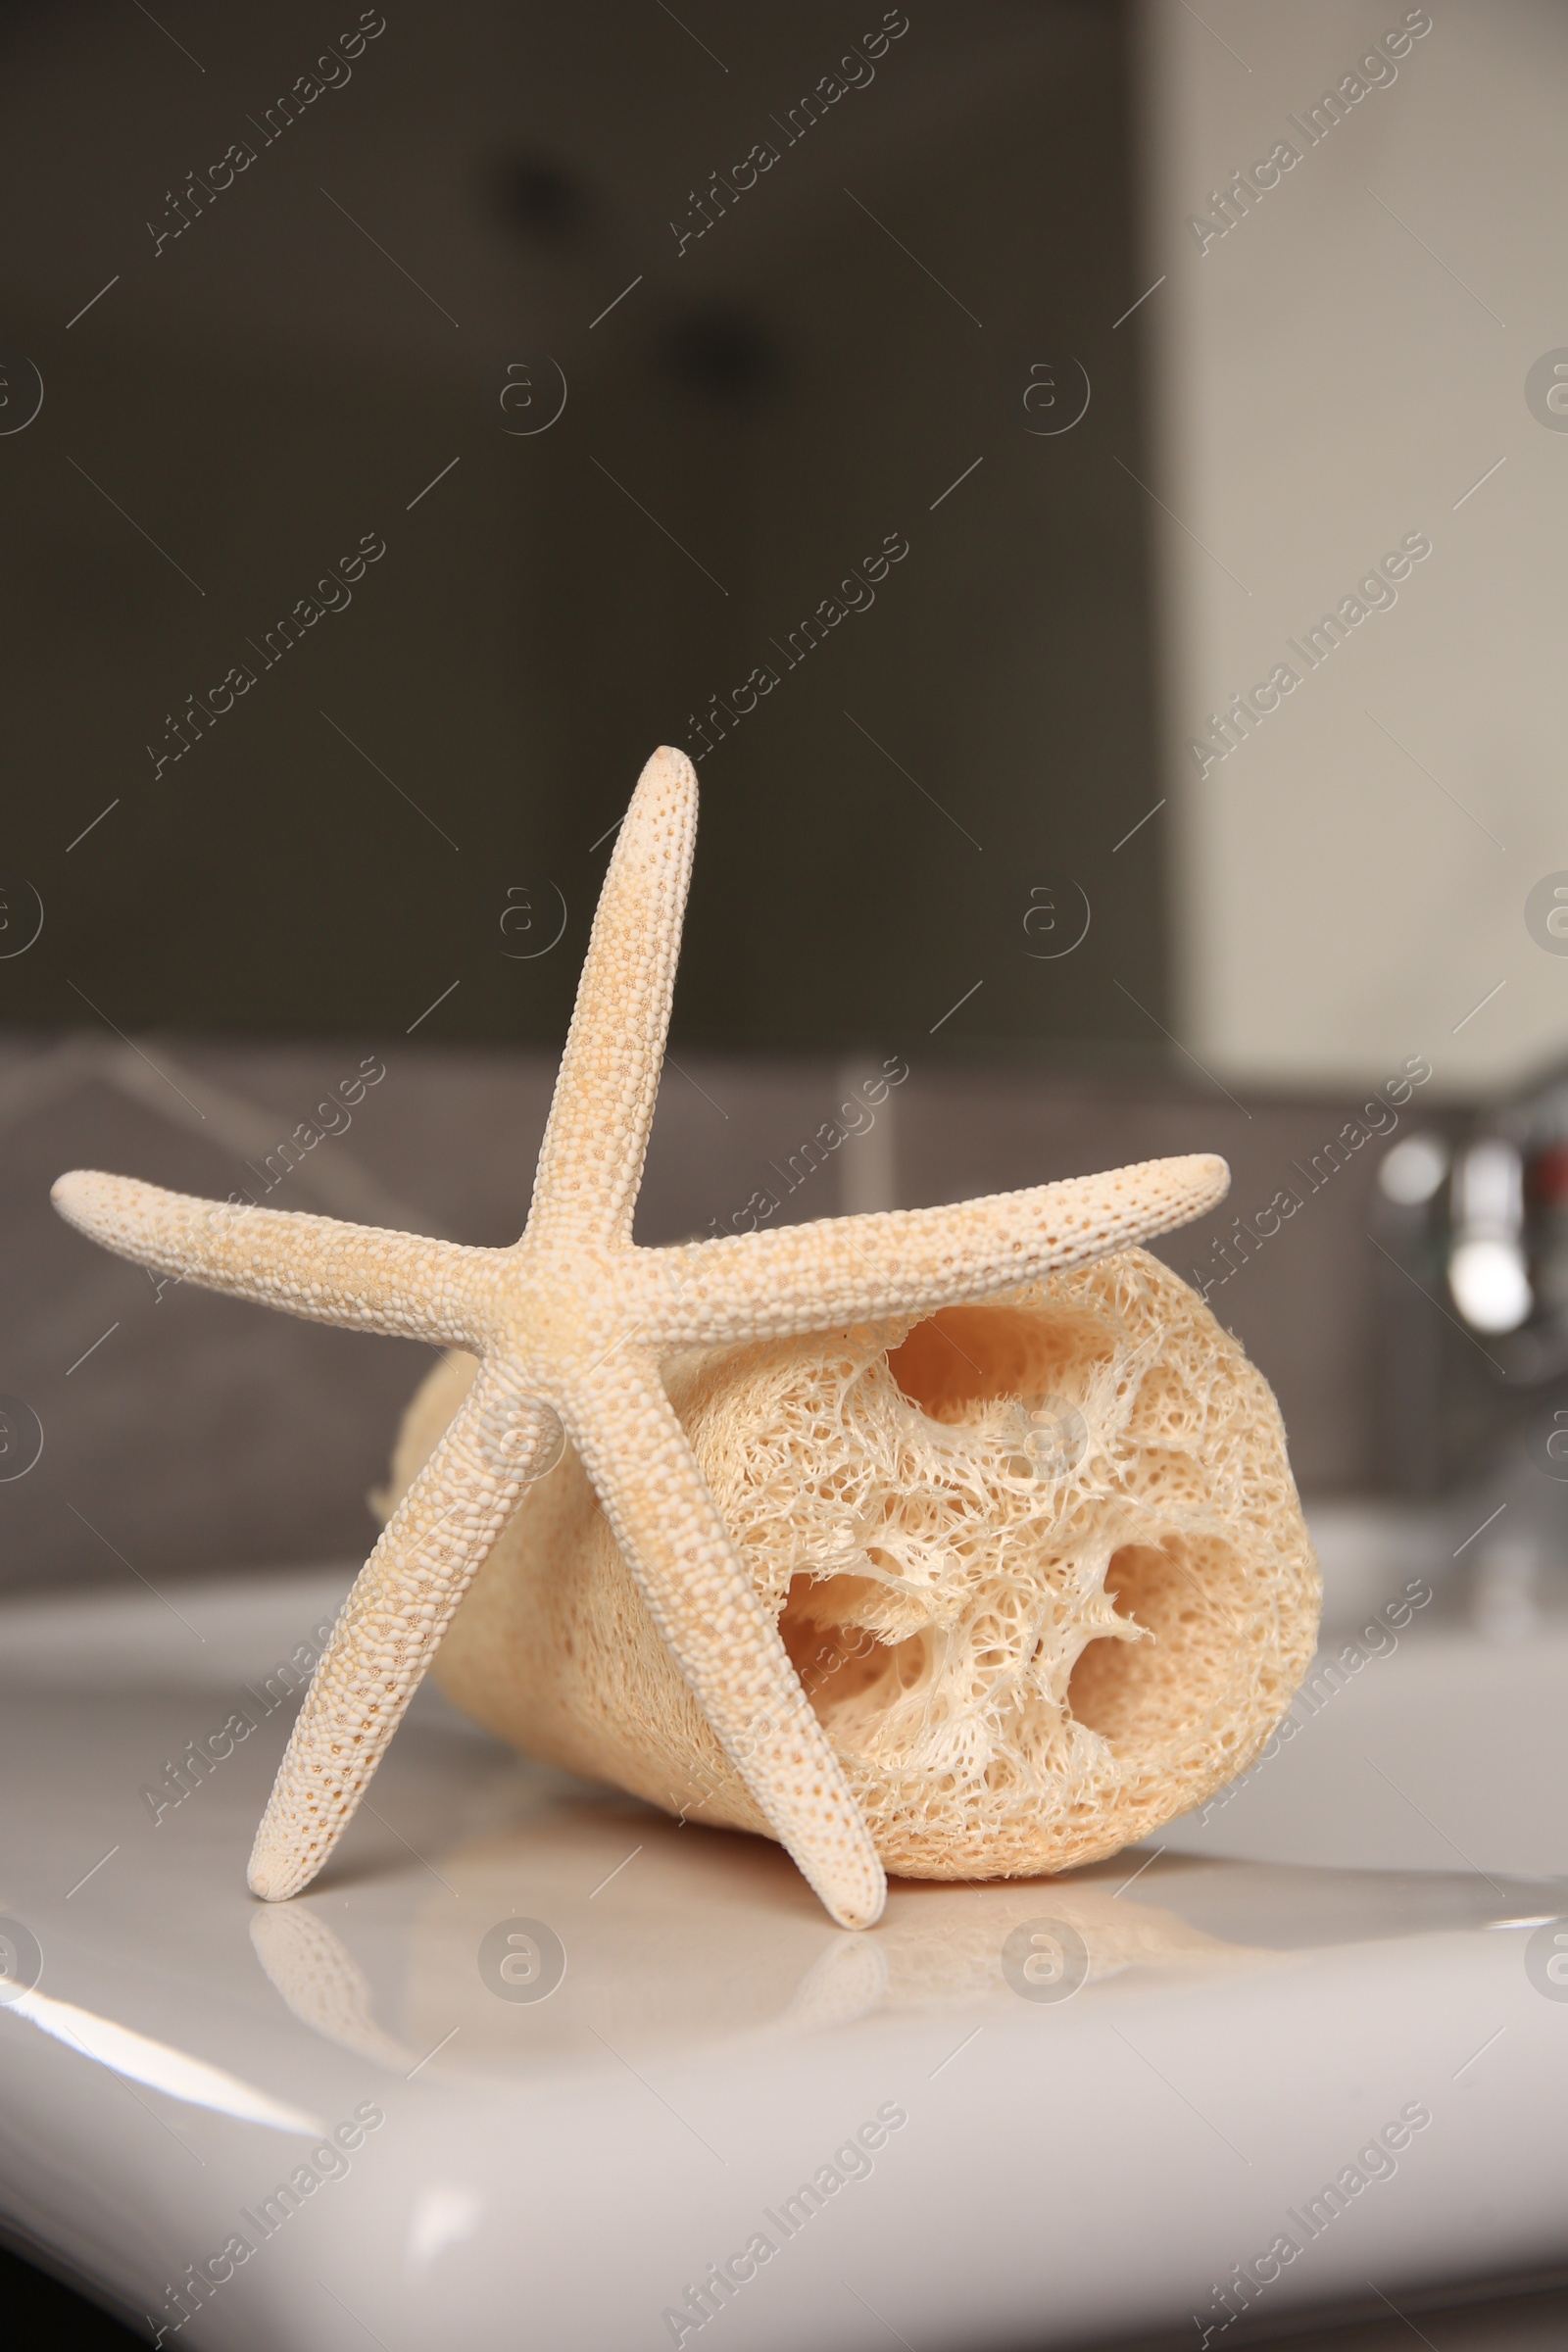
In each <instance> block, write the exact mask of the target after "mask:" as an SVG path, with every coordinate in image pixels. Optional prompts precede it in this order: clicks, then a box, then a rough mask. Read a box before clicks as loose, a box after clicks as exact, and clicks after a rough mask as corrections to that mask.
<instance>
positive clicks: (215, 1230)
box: [51, 1168, 499, 1348]
mask: <svg viewBox="0 0 1568 2352" xmlns="http://www.w3.org/2000/svg"><path fill="white" fill-rule="evenodd" d="M51 1198H52V1200H53V1201H54V1204H55V1206H56V1208H57V1209H58V1210H59V1211H60V1214H61V1215H62V1216H63V1217H64V1218H66V1220H67V1221H68V1223H70V1224H72V1225H74V1226H75V1227H76V1228H77V1230H78V1231H79V1232H81V1233H85V1234H87V1235H89V1236H90V1238H91V1239H92V1240H93V1241H95V1242H101V1243H102V1244H103V1246H104V1248H105V1249H106V1250H117V1251H118V1252H119V1254H120V1255H121V1256H122V1257H128V1258H130V1259H132V1260H133V1261H134V1263H135V1264H137V1265H139V1266H156V1267H157V1268H158V1270H159V1271H160V1272H161V1273H164V1274H173V1275H176V1276H177V1277H178V1278H179V1280H180V1281H182V1282H192V1283H195V1284H197V1285H198V1286H199V1287H200V1288H201V1289H203V1290H208V1291H224V1292H226V1293H227V1294H228V1295H229V1297H231V1298H234V1299H251V1300H253V1301H255V1302H256V1303H257V1304H259V1305H262V1306H276V1307H281V1308H282V1309H283V1310H284V1311H285V1313H288V1314H291V1315H303V1316H305V1317H307V1318H308V1319H309V1320H310V1321H311V1322H313V1323H338V1324H345V1325H347V1326H348V1327H349V1329H351V1330H354V1331H380V1332H387V1333H390V1334H392V1335H394V1336H399V1337H402V1338H406V1339H411V1340H429V1341H432V1342H433V1343H434V1344H435V1345H436V1346H437V1347H461V1348H479V1347H481V1346H482V1345H483V1344H484V1338H485V1314H484V1307H485V1300H486V1297H487V1293H488V1290H489V1284H490V1280H491V1279H492V1278H493V1273H494V1267H495V1262H496V1259H497V1256H498V1255H499V1252H497V1251H495V1250H473V1249H467V1248H466V1247H464V1246H463V1245H462V1244H460V1243H457V1242H437V1241H430V1240H426V1239H424V1238H422V1237H420V1236H417V1235H414V1234H407V1233H388V1232H386V1231H384V1230H383V1229H382V1228H381V1227H379V1226H374V1225H345V1224H342V1223H340V1222H339V1220H338V1219H337V1218H336V1217H315V1216H305V1215H301V1214H299V1213H298V1212H297V1211H294V1210H287V1209H277V1208H252V1207H248V1206H247V1205H245V1204H244V1203H243V1202H239V1203H236V1202H234V1201H202V1200H198V1199H196V1198H194V1197H193V1196H192V1195H191V1194H189V1193H170V1192H165V1191H164V1189H163V1188H162V1186H160V1185H156V1184H142V1183H140V1182H139V1181H138V1180H137V1179H136V1178H135V1177H133V1176H105V1175H102V1174H100V1173H99V1171H98V1170H97V1169H96V1168H76V1169H74V1170H73V1172H72V1173H71V1174H70V1175H69V1176H62V1177H61V1178H60V1179H59V1181H58V1183H57V1184H56V1185H55V1187H54V1190H53V1193H52V1195H51Z"/></svg>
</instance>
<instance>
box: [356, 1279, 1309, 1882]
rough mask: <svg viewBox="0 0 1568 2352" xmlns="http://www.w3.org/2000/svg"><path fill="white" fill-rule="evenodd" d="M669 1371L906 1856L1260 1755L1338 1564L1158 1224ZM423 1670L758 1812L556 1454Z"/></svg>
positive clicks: (1267, 1399) (1001, 1859)
mask: <svg viewBox="0 0 1568 2352" xmlns="http://www.w3.org/2000/svg"><path fill="white" fill-rule="evenodd" d="M473 1373H474V1364H473V1359H472V1358H471V1357H468V1356H465V1355H454V1356H451V1357H449V1358H448V1359H447V1361H446V1362H445V1363H443V1364H442V1365H440V1366H439V1367H438V1368H437V1369H436V1371H435V1372H433V1373H432V1374H431V1376H430V1378H429V1379H428V1380H427V1381H426V1382H425V1384H424V1386H423V1388H422V1389H421V1390H420V1391H419V1393H418V1395H417V1397H415V1399H414V1402H413V1404H412V1405H411V1406H410V1408H409V1412H408V1416H407V1419H406V1421H405V1423H404V1427H403V1430H402V1433H401V1435H400V1438H399V1441H398V1446H397V1450H396V1454H395V1457H394V1462H393V1489H392V1496H391V1499H392V1500H395V1499H396V1496H397V1495H400V1494H401V1493H403V1492H404V1490H405V1489H406V1488H407V1487H408V1485H409V1484H410V1482H411V1480H412V1479H413V1478H414V1476H415V1475H416V1473H417V1470H418V1469H419V1467H420V1465H421V1464H422V1463H423V1462H424V1461H425V1460H426V1459H427V1458H428V1456H429V1454H430V1452H431V1450H432V1449H433V1447H434V1446H435V1444H436V1442H437V1440H438V1438H439V1436H440V1434H441V1431H442V1430H443V1429H444V1428H445V1427H446V1424H447V1422H448V1421H449V1420H450V1419H451V1417H452V1415H453V1413H454V1412H455V1411H456V1409H457V1407H458V1405H459V1403H460V1402H461V1400H462V1398H463V1397H464V1396H465V1395H466V1392H467V1389H468V1386H469V1384H470V1382H471V1380H472V1378H473ZM665 1376H666V1381H667V1385H668V1389H669V1394H670V1397H671V1400H672V1402H673V1404H674V1406H675V1409H676V1411H677V1412H678V1413H679V1415H680V1418H681V1421H682V1422H683V1424H684V1425H685V1428H686V1431H687V1434H688V1436H689V1437H690V1439H691V1443H692V1446H693V1448H694V1449H695V1452H696V1455H697V1458H698V1461H699V1463H700V1464H701V1466H702V1469H703V1473H704V1476H705V1477H706V1478H707V1480H708V1483H709V1486H710V1487H711V1491H712V1494H713V1496H714V1499H715V1501H716V1502H717V1504H718V1507H719V1510H720V1512H721V1513H722V1515H723V1517H724V1520H725V1522H726V1523H727V1525H728V1527H729V1529H730V1531H731V1533H732V1535H733V1536H734V1538H735V1540H736V1542H737V1544H739V1547H740V1551H741V1555H742V1558H743V1559H744V1561H745V1563H746V1566H747V1567H748V1569H749V1570H750V1572H751V1574H752V1577H753V1579H754V1580H755V1583H756V1587H757V1591H758V1593H759V1595H760V1598H761V1600H762V1602H763V1604H764V1605H765V1606H766V1607H767V1608H768V1609H769V1610H770V1611H771V1612H772V1614H773V1616H774V1617H775V1619H776V1620H777V1621H778V1623H779V1628H780V1631H781V1633H782V1635H783V1638H784V1641H785V1643H786V1646H787V1647H788V1649H789V1651H790V1654H791V1656H792V1658H793V1659H794V1661H795V1663H796V1666H797V1668H798V1670H799V1672H800V1675H801V1679H802V1681H803V1683H804V1685H805V1688H806V1691H807V1693H808V1696H809V1699H810V1701H811V1704H812V1706H813V1708H814V1710H815V1712H816V1714H817V1716H818V1718H819V1719H820V1721H821V1722H822V1724H823V1726H824V1728H825V1729H826V1731H827V1733H828V1736H829V1738H830V1739H831V1740H832V1742H833V1744H834V1746H835V1747H836V1748H837V1750H838V1752H839V1755H840V1757H841V1758H842V1760H843V1764H844V1768H845V1771H846V1773H847V1775H848V1777H849V1783H850V1787H851V1789H853V1791H854V1793H855V1795H856V1797H857V1799H858V1802H859V1804H860V1805H861V1806H862V1808H863V1809H864V1813H865V1817H866V1820H867V1822H868V1824H869V1826H870V1829H871V1833H872V1836H873V1838H874V1840H875V1843H876V1847H877V1851H878V1853H879V1854H880V1856H881V1858H882V1861H883V1864H884V1865H885V1867H886V1868H887V1869H888V1870H889V1871H892V1872H894V1873H902V1874H903V1875H905V1876H907V1877H914V1878H934V1879H951V1878H962V1879H980V1878H1009V1877H1019V1876H1023V1875H1026V1874H1030V1873H1034V1872H1039V1871H1053V1870H1061V1869H1064V1868H1067V1867H1069V1866H1070V1865H1073V1864H1077V1863H1084V1862H1090V1861H1094V1860H1096V1859H1098V1858H1099V1857H1101V1856H1103V1855H1105V1854H1110V1853H1114V1852H1115V1851H1116V1849H1117V1848H1118V1847H1119V1846H1123V1845H1126V1844H1128V1843H1130V1842H1132V1841H1134V1840H1136V1839H1137V1838H1143V1837H1145V1836H1147V1835H1148V1833H1149V1832H1151V1831H1152V1830H1154V1829H1157V1828H1158V1826H1159V1825H1160V1823H1162V1822H1164V1821H1168V1820H1169V1819H1170V1818H1171V1817H1172V1816H1173V1815H1175V1814H1177V1813H1182V1812H1185V1811H1187V1810H1188V1809H1189V1808H1190V1807H1191V1806H1194V1805H1197V1804H1201V1802H1202V1801H1203V1800H1204V1799H1205V1798H1206V1797H1208V1796H1210V1795H1212V1794H1213V1792H1214V1790H1215V1789H1218V1788H1220V1787H1221V1786H1222V1785H1223V1784H1224V1783H1225V1782H1226V1781H1228V1780H1230V1779H1231V1778H1232V1777H1233V1776H1234V1775H1235V1774H1237V1773H1239V1772H1242V1771H1244V1770H1245V1769H1246V1768H1247V1766H1248V1765H1249V1764H1250V1763H1251V1762H1252V1760H1253V1759H1254V1758H1255V1756H1256V1755H1257V1752H1258V1750H1259V1748H1260V1747H1261V1745H1262V1743H1263V1741H1264V1740H1265V1739H1266V1737H1267V1735H1268V1733H1269V1732H1270V1730H1271V1729H1272V1728H1273V1726H1274V1725H1275V1724H1276V1723H1277V1722H1278V1721H1279V1719H1280V1717H1281V1716H1282V1715H1283V1714H1284V1712H1285V1710H1286V1708H1287V1706H1288V1705H1289V1703H1290V1699H1291V1695H1292V1693H1293V1691H1295V1689H1296V1686H1297V1684H1298V1683H1299V1680H1300V1677H1301V1675H1302V1674H1303V1673H1304V1671H1305V1669H1306V1665H1307V1662H1308V1660H1309V1658H1310V1657H1311V1654H1312V1649H1313V1644H1314V1642H1315V1639H1316V1632H1317V1616H1318V1601H1319V1593H1320V1585H1319V1579H1318V1574H1317V1565H1316V1562H1315V1560H1314V1558H1313V1554H1312V1548H1311V1544H1310V1543H1309V1541H1308V1538H1307V1533H1306V1528H1305V1525H1304V1523H1303V1521H1302V1518H1301V1513H1300V1506H1299V1502H1298V1499H1297V1495H1296V1488H1295V1484H1294V1482H1293V1480H1292V1477H1291V1472H1290V1466H1289V1463H1288V1461H1287V1458H1286V1451H1285V1436H1284V1431H1283V1429H1282V1427H1281V1423H1280V1418H1279V1412H1278V1409H1277V1407H1276V1405H1275V1403H1274V1399H1273V1397H1272V1395H1271V1394H1270V1392H1269V1389H1268V1386H1267V1383H1266V1382H1265V1381H1264V1380H1263V1378H1262V1376H1261V1374H1260V1373H1258V1372H1257V1371H1256V1370H1255V1369H1254V1367H1253V1366H1252V1365H1251V1364H1250V1363H1249V1362H1248V1360H1247V1357H1246V1356H1245V1354H1244V1353H1243V1351H1242V1349H1241V1348H1240V1346H1239V1344H1238V1343H1237V1342H1236V1341H1235V1340H1234V1339H1232V1338H1231V1337H1230V1335H1229V1334H1228V1333H1226V1332H1225V1331H1223V1330H1221V1328H1220V1326H1219V1325H1218V1324H1217V1323H1216V1322H1215V1320H1214V1318H1213V1316H1212V1315H1211V1314H1210V1313H1209V1312H1208V1310H1207V1308H1206V1307H1204V1306H1203V1304H1202V1303H1201V1300H1200V1299H1198V1297H1197V1296H1196V1294H1195V1293H1194V1292H1193V1291H1191V1290H1190V1289H1189V1288H1188V1287H1187V1285H1186V1284H1185V1283H1183V1282H1182V1281H1181V1280H1180V1279H1179V1278H1178V1277H1177V1276H1176V1275H1174V1274H1172V1273H1171V1272H1170V1271H1169V1270H1168V1268H1166V1267H1165V1266H1163V1265H1162V1264H1160V1262H1159V1261H1158V1259H1156V1258H1153V1257H1151V1256H1149V1255H1148V1254H1147V1253H1146V1252H1145V1251H1144V1250H1122V1251H1120V1252H1118V1253H1117V1254H1115V1255H1114V1256H1110V1257H1105V1258H1102V1259H1099V1260H1098V1261H1097V1262H1095V1263H1094V1264H1092V1265H1088V1266H1083V1267H1079V1268H1077V1269H1075V1270H1073V1271H1071V1272H1068V1273H1063V1274H1058V1275H1054V1276H1053V1277H1051V1278H1050V1279H1048V1280H1047V1281H1044V1282H1041V1283H1037V1284H1034V1285H1032V1286H1030V1287H1029V1288H1027V1289H1025V1290H1021V1291H1018V1292H1016V1293H1014V1294H1012V1295H1011V1297H1010V1298H1009V1299H1006V1300H1005V1301H1003V1302H1000V1303H994V1304H989V1305H977V1306H964V1307H952V1308H946V1309H944V1310H942V1311H941V1312H940V1313H938V1314H936V1315H933V1316H931V1317H929V1318H927V1319H926V1320H925V1321H917V1322H913V1323H912V1325H911V1322H910V1321H909V1320H906V1321H904V1322H902V1323H899V1324H894V1325H887V1324H884V1325H881V1326H878V1327H876V1328H867V1329H860V1330H855V1331H840V1332H834V1333H830V1334H826V1335H817V1336H813V1337H811V1338H808V1339H801V1340H786V1341H777V1342H770V1343H767V1344H765V1345H760V1346H752V1347H742V1348H721V1349H720V1348H715V1349H711V1350H709V1351H707V1352H703V1353H694V1354H690V1355H687V1356H683V1357H681V1358H678V1359H676V1360H675V1361H674V1362H673V1363H671V1364H670V1365H669V1366H667V1367H666V1374H665ZM435 1673H436V1678H437V1680H438V1681H439V1683H440V1684H441V1686H442V1688H443V1689H444V1690H445V1691H447V1693H448V1694H449V1696H450V1697H452V1698H453V1699H454V1700H455V1701H456V1703H457V1704H458V1705H459V1706H461V1707H463V1708H464V1709H465V1710H466V1712H467V1713H468V1714H470V1715H472V1716H474V1717H475V1718H476V1719H477V1720H478V1721H479V1722H480V1723H482V1724H484V1725H486V1726H487V1727H488V1728H489V1729H490V1730H491V1731H494V1732H496V1733H498V1734H499V1735H500V1736H501V1737H502V1738H504V1739H506V1740H511V1741H512V1742H513V1743H514V1744H515V1745H516V1746H518V1747H520V1748H523V1749H525V1750H526V1751H527V1752H528V1753H530V1754H532V1755H535V1756H540V1757H543V1758H545V1759H547V1760H549V1761H552V1762H555V1763H558V1764H562V1765H564V1766H566V1767H567V1768H568V1769H570V1770H572V1771H575V1772H579V1773H583V1774H586V1775H588V1776H589V1777H590V1778H593V1779H596V1780H603V1781H612V1782H615V1783H617V1784H618V1785H619V1786H620V1787H621V1788H623V1789H628V1790H630V1791H631V1792H632V1793H633V1794H635V1795H638V1796H642V1797H646V1798H649V1799H651V1800H652V1802H654V1803H655V1804H657V1805H662V1806H663V1807H664V1808H665V1809H666V1810H668V1811H669V1812H671V1813H682V1814H684V1815H686V1816H687V1817H688V1818H692V1819H696V1820H700V1821H708V1822H715V1823H724V1824H728V1825H730V1826H732V1827H736V1828H743V1829H749V1830H760V1831H763V1832H764V1833H765V1830H766V1824H765V1822H764V1821H763V1819H762V1817H761V1815H760V1812H759V1811H758V1809H757V1807H756V1806H755V1805H754V1803H753V1802H752V1800H751V1798H750V1797H749V1796H748V1794H747V1792H746V1789H745V1787H744V1786H743V1784H742V1781H741V1778H740V1775H739V1774H738V1772H737V1771H736V1769H735V1767H734V1765H733V1764H732V1763H731V1762H730V1760H729V1758H728V1757H727V1756H726V1755H725V1753H724V1751H723V1749H722V1748H721V1747H720V1746H719V1744H718V1741H717V1740H716V1739H715V1738H714V1735H713V1733H712V1731H711V1728H710V1727H709V1725H708V1723H707V1721H706V1720H705V1718H704V1717H703V1715H702V1713H701V1712H700V1710H699V1708H698V1706H697V1704H696V1702H695V1700H694V1699H693V1698H692V1696H691V1695H690V1693H689V1691H687V1689H686V1687H685V1685H684V1683H683V1682H682V1681H681V1678H680V1675H679V1672H678V1670H677V1669H676V1667H675V1665H674V1664H673V1662H672V1660H671V1658H670V1656H669V1653H668V1651H667V1650H666V1648H665V1647H664V1644H663V1642H662V1641H661V1639H660V1636H659V1633H658V1631H657V1629H656V1627H655V1625H654V1622H653V1619H652V1617H651V1616H650V1615H649V1612H648V1610H647V1608H646V1606H645V1604H644V1602H643V1600H642V1598H641V1595H640V1594H639V1593H638V1591H637V1589H636V1587H635V1585H634V1584H633V1582H632V1579H631V1576H630V1573H629V1571H628V1570H627V1568H626V1565H625V1563H624V1561H623V1560H622V1558H621V1555H620V1553H619V1551H618V1550H617V1548H616V1546H615V1544H614V1541H613V1538H612V1536H611V1533H610V1530H609V1527H608V1524H607V1522H606V1520H605V1517H604V1514H603V1512H602V1510H601V1509H600V1506H599V1503H598V1501H597V1499H596V1497H595V1495H594V1493H593V1490H592V1488H591V1487H590V1485H589V1483H588V1480H587V1477H586V1475H585V1473H584V1471H583V1469H582V1466H581V1464H580V1462H579V1461H578V1460H577V1458H576V1456H575V1454H574V1453H573V1452H572V1451H571V1450H570V1448H569V1447H568V1448H566V1449H565V1451H564V1454H563V1456H562V1458H561V1460H560V1461H559V1463H558V1464H557V1466H556V1467H555V1468H554V1469H553V1470H551V1471H550V1472H549V1474H548V1475H547V1476H545V1477H543V1478H541V1479H539V1480H538V1481H537V1482H536V1483H535V1484H534V1485H533V1486H532V1487H531V1488H530V1489H529V1490H528V1491H527V1493H526V1494H525V1495H524V1498H523V1501H522V1504H521V1506H520V1507H519V1509H518V1510H517V1513H516V1515H515V1518H514V1519H513V1520H512V1522H511V1524H510V1525H509V1526H508V1527H507V1529H506V1530H505V1532H504V1534H503V1535H502V1537H501V1539H500V1541H499V1542H498V1543H497V1544H496V1546H495V1548H494V1550H493V1551H492V1553H491V1555H490V1557H489V1559H488V1561H487V1562H486V1564H485V1565H484V1567H483V1568H482V1569H481V1570H480V1572H479V1574H478V1576H477V1578H476V1579H475V1582H474V1584H473V1586H472V1588H471V1590H470V1591H469V1593H468V1594H467V1597H466V1599H465V1600H464V1602H463V1603H462V1605H461V1607H460V1608H459V1610H458V1613H457V1615H456V1617H455V1619H454V1620H453V1623H452V1627H451V1630H450V1632H449V1634H448V1636H447V1639H446V1642H445V1645H444V1647H443V1648H442V1650H441V1652H440V1654H439V1657H438V1659H437V1662H436V1667H435Z"/></svg>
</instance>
